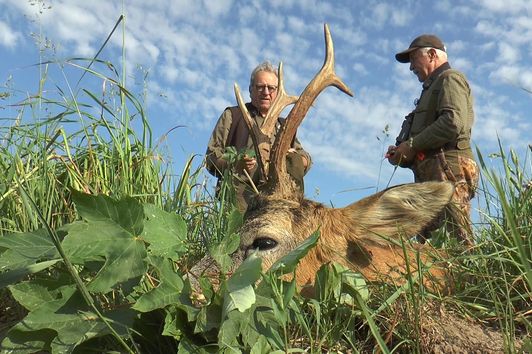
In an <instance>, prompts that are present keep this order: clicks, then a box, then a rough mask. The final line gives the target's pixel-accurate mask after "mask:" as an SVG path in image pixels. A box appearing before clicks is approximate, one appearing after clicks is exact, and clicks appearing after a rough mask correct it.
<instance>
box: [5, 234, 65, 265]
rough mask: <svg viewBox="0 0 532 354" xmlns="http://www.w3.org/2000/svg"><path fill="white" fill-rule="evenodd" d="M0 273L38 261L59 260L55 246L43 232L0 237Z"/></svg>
mask: <svg viewBox="0 0 532 354" xmlns="http://www.w3.org/2000/svg"><path fill="white" fill-rule="evenodd" d="M1 248H5V249H6V251H4V252H3V253H2V254H0V272H1V271H4V270H7V269H16V268H21V267H23V266H26V265H29V264H33V263H35V262H36V261H39V260H49V259H53V258H59V254H58V253H57V250H56V249H55V246H54V244H53V242H52V240H51V239H50V237H49V236H48V234H47V233H46V231H45V230H36V231H33V232H25V233H11V234H7V235H5V236H2V237H0V249H1Z"/></svg>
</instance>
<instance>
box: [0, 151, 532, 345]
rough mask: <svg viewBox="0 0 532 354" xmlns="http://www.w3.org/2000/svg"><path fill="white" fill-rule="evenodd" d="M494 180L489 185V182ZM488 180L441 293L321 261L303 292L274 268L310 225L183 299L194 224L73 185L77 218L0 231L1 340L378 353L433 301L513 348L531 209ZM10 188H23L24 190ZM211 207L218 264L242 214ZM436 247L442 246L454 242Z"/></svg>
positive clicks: (407, 341) (525, 287) (522, 318)
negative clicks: (4, 312) (467, 244)
mask: <svg viewBox="0 0 532 354" xmlns="http://www.w3.org/2000/svg"><path fill="white" fill-rule="evenodd" d="M515 162H517V161H515ZM508 168H509V170H512V168H514V169H518V166H512V167H510V166H508ZM485 175H486V176H489V177H490V178H498V177H496V175H494V174H491V175H490V174H488V173H486V174H485ZM499 181H500V180H499ZM493 185H494V187H495V188H494V190H495V192H494V193H498V191H497V190H496V187H497V186H498V184H497V183H494V184H493ZM500 187H501V190H504V194H503V195H497V194H495V195H494V196H493V197H495V196H497V197H498V198H500V199H502V201H501V202H500V205H502V207H501V209H500V212H501V213H502V215H501V216H500V217H494V216H490V217H489V218H488V220H489V222H490V223H489V225H488V226H487V227H485V228H482V229H480V233H479V237H480V239H479V240H478V241H479V243H478V245H477V247H476V248H475V249H474V250H472V251H470V252H468V253H460V252H459V249H455V250H454V251H455V252H454V254H456V256H455V258H454V259H452V260H451V262H452V263H453V265H454V266H455V267H456V269H455V275H456V276H457V284H456V293H455V294H454V295H453V296H449V297H442V298H439V299H438V298H435V297H434V296H435V295H431V294H428V293H426V292H425V291H424V290H423V288H422V287H418V286H417V285H415V284H414V283H412V284H410V286H403V287H399V288H393V287H384V288H383V287H379V286H376V285H370V284H366V283H365V281H364V279H362V278H361V276H360V275H359V274H358V273H355V272H353V271H351V270H348V269H344V268H342V267H340V266H339V265H337V264H327V265H324V266H323V267H322V269H321V270H320V271H319V272H318V274H317V275H316V284H317V291H316V296H315V297H314V298H312V299H305V298H302V297H301V296H300V295H299V294H298V291H297V289H296V285H295V282H294V281H293V280H292V281H291V280H289V279H287V278H284V277H281V276H282V275H291V274H292V273H293V271H294V268H295V266H296V264H297V262H298V260H299V259H300V258H302V257H303V256H304V255H305V254H306V252H308V250H309V249H310V248H311V247H313V246H314V245H315V243H316V242H317V240H318V237H319V235H318V234H317V233H316V234H314V235H312V236H311V237H310V238H309V239H308V240H307V241H306V242H305V243H304V244H303V245H301V246H300V247H299V248H298V249H296V250H295V251H294V252H293V253H291V254H289V255H287V256H286V257H285V258H283V259H282V260H280V261H279V262H278V263H276V265H274V266H273V267H272V269H271V270H270V271H268V272H267V273H266V274H261V265H260V259H258V258H256V257H254V256H252V257H250V258H249V259H248V260H246V261H245V262H244V263H243V264H242V265H241V266H240V268H239V269H237V270H236V271H235V272H234V273H233V274H232V275H231V276H230V277H227V276H224V275H222V278H221V279H220V288H219V289H217V290H216V289H214V288H213V287H212V284H210V283H209V282H208V281H207V280H206V279H200V284H201V287H202V290H203V294H204V295H205V298H206V299H205V303H204V304H203V306H201V307H197V306H194V305H195V304H193V303H192V301H191V285H190V282H189V280H187V279H186V276H185V273H186V269H187V267H188V266H189V265H190V262H191V260H190V259H189V257H190V252H191V249H192V247H194V244H193V243H191V242H190V241H189V240H188V239H189V238H190V231H191V230H190V225H195V223H188V224H187V222H186V221H185V219H184V218H183V217H182V216H180V215H178V214H176V213H174V212H166V211H163V210H162V209H161V208H160V207H156V206H154V205H152V204H147V203H141V202H139V201H138V199H134V198H129V197H125V198H122V199H119V200H115V199H112V198H110V197H106V196H102V195H99V196H95V195H88V194H84V193H80V192H72V199H73V201H74V204H75V208H76V212H77V214H78V215H79V216H80V218H81V219H80V220H77V221H74V222H72V223H67V224H65V225H63V226H61V227H59V228H56V229H54V228H51V227H45V228H44V229H37V230H35V231H30V232H19V233H11V234H8V235H5V236H3V237H0V269H1V270H2V278H1V280H0V286H1V287H8V289H9V291H10V293H11V295H12V296H13V297H14V298H15V300H16V301H17V302H18V303H19V304H21V305H22V306H23V307H24V308H25V309H26V310H27V315H26V316H25V317H24V318H23V319H22V320H21V321H20V322H19V323H17V324H15V325H14V326H13V327H12V328H11V329H10V330H9V332H8V333H7V334H6V338H5V339H4V340H3V341H2V345H1V348H2V350H3V351H6V352H8V351H15V352H20V353H25V352H26V353H31V352H35V351H36V350H41V349H44V350H50V351H52V352H54V353H67V352H76V351H84V350H91V351H106V350H121V351H124V350H125V351H128V352H154V351H155V352H160V351H163V352H171V351H173V352H228V353H229V352H231V353H233V352H241V351H244V352H253V353H266V352H275V351H279V352H285V351H293V350H296V351H297V350H301V349H305V348H306V349H307V350H310V351H311V352H321V351H322V350H335V349H338V350H341V349H342V348H358V350H360V351H362V352H366V351H368V350H369V351H371V350H372V349H371V348H375V347H376V346H377V347H379V348H380V350H381V351H382V352H391V351H393V350H401V351H405V350H406V351H414V352H415V351H419V350H420V343H419V341H420V338H419V326H420V321H419V320H420V319H419V318H417V319H416V316H417V315H416V314H419V311H420V308H421V307H423V305H424V303H426V302H427V301H429V300H430V299H437V300H438V301H440V302H442V303H447V304H452V305H453V306H455V307H456V308H458V309H460V308H461V309H462V310H463V311H464V313H467V314H468V315H469V316H473V317H476V318H479V319H482V320H484V321H486V322H491V323H493V324H495V325H496V326H498V327H499V328H501V330H502V332H503V334H504V335H505V340H506V343H507V344H506V348H507V350H508V351H509V352H515V351H516V350H517V348H516V347H515V344H514V343H515V338H516V337H519V336H522V335H523V334H524V333H527V332H528V333H530V331H531V327H530V321H529V320H528V318H527V316H529V311H530V305H531V304H530V298H531V292H530V289H531V288H530V285H529V282H530V280H531V279H530V273H529V268H528V267H530V259H531V258H530V257H531V256H530V250H531V248H530V242H531V241H530V239H531V238H530V231H531V227H530V214H518V213H519V212H523V210H530V203H531V202H530V195H529V193H530V190H526V189H525V190H523V189H522V188H521V189H520V191H521V192H520V193H519V194H517V193H516V194H515V195H513V197H512V193H513V192H511V191H510V190H508V189H507V188H513V187H512V185H506V184H503V183H501V185H500ZM514 187H515V186H514ZM512 190H513V189H512ZM21 193H22V195H23V196H26V195H25V194H24V189H21ZM26 198H27V196H26ZM503 198H504V199H503ZM27 199H28V205H30V206H32V208H33V210H38V209H36V207H37V206H36V204H34V203H32V201H31V199H30V198H27ZM492 202H493V200H492ZM505 203H506V204H507V206H506V207H505ZM512 208H513V209H515V211H513V212H512V210H513V209H512ZM527 208H528V209H527ZM509 212H510V213H511V215H510V216H507V215H508V213H509ZM514 215H521V216H522V217H521V218H519V219H516V218H514V217H513V216H514ZM40 217H41V221H43V222H44V217H43V216H40ZM210 217H219V215H217V214H210ZM224 218H225V221H224V222H222V223H216V222H210V223H208V224H209V225H210V227H213V228H216V227H220V228H221V230H218V233H219V234H221V235H222V236H223V237H222V238H221V240H220V242H219V243H218V242H214V243H213V244H212V245H211V247H210V250H209V252H210V253H211V255H212V256H213V257H214V258H215V259H216V260H217V261H218V262H219V263H220V264H221V265H222V268H225V269H227V268H228V262H230V258H229V254H231V253H232V252H233V251H234V250H235V249H236V247H238V242H239V239H238V235H237V234H236V231H237V230H238V226H239V225H240V223H241V222H242V218H241V215H240V214H239V213H238V212H236V211H235V212H233V213H230V214H229V215H228V216H227V217H224ZM204 221H205V219H204ZM43 224H45V223H43ZM45 225H46V224H45ZM515 232H517V235H514V234H513V233H515ZM444 247H446V249H447V250H448V251H453V247H454V246H453V245H452V244H451V245H444ZM523 257H524V258H523ZM527 257H528V258H527ZM523 260H524V262H523ZM259 280H260V282H259V283H258V285H257V281H259ZM398 308H405V309H404V311H405V312H406V313H408V315H407V318H402V321H401V322H404V323H402V324H398V323H397V322H394V320H393V319H394V318H396V316H397V313H394V311H397V309H398ZM393 323H395V324H394V325H392V326H391V327H390V325H391V324H393ZM525 345H526V344H525ZM528 345H530V344H528Z"/></svg>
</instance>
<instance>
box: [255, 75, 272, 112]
mask: <svg viewBox="0 0 532 354" xmlns="http://www.w3.org/2000/svg"><path fill="white" fill-rule="evenodd" d="M250 96H251V103H252V104H253V106H255V107H257V109H258V110H259V112H260V113H261V114H263V115H265V114H266V113H268V110H269V109H270V106H271V104H272V101H273V100H274V99H275V97H276V96H277V75H275V74H274V73H271V72H268V71H259V72H258V73H257V74H255V82H254V83H253V85H252V86H251V93H250Z"/></svg>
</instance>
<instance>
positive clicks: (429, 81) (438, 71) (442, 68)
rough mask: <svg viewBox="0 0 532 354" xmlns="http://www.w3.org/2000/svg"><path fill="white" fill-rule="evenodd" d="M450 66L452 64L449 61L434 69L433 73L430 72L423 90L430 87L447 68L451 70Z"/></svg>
mask: <svg viewBox="0 0 532 354" xmlns="http://www.w3.org/2000/svg"><path fill="white" fill-rule="evenodd" d="M450 68H451V65H450V64H449V63H448V62H445V63H443V64H442V65H440V66H438V67H437V68H436V70H434V71H433V72H432V74H430V76H429V77H428V79H427V80H425V82H423V90H426V89H428V88H429V87H430V85H432V83H433V82H434V81H435V80H436V79H437V78H438V76H440V74H441V73H442V72H444V71H445V70H449V69H450Z"/></svg>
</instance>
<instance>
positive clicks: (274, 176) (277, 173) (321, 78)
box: [268, 24, 353, 187]
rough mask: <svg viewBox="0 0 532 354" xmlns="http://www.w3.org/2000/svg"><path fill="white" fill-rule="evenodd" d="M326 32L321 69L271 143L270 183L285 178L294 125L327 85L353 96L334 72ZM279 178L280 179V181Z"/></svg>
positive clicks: (329, 37)
mask: <svg viewBox="0 0 532 354" xmlns="http://www.w3.org/2000/svg"><path fill="white" fill-rule="evenodd" d="M324 32H325V61H324V63H323V66H322V68H321V70H320V71H319V72H318V73H317V74H316V76H315V77H314V78H313V79H312V81H311V82H310V83H309V84H308V85H307V87H306V88H305V90H303V93H302V94H301V96H300V97H299V99H298V100H297V102H296V104H295V105H294V107H293V108H292V110H291V111H290V113H289V114H288V117H287V118H286V121H285V124H283V125H282V127H281V129H280V130H279V132H278V133H277V138H276V140H275V142H274V144H273V148H272V157H271V166H270V169H269V175H268V180H269V182H270V183H272V186H277V187H282V186H279V185H280V184H284V183H285V182H284V179H285V178H286V176H287V175H288V174H287V172H286V161H285V156H286V153H287V152H288V149H289V148H290V145H291V143H292V141H293V139H294V137H295V135H296V131H297V128H298V127H299V125H300V124H301V122H302V121H303V119H304V118H305V115H306V114H307V112H308V110H309V108H310V106H311V105H312V103H313V102H314V100H315V99H316V97H318V95H319V94H320V93H321V92H322V91H323V90H324V89H325V88H327V87H328V86H335V87H336V88H338V89H339V90H340V91H342V92H344V93H346V94H348V95H349V96H353V92H352V91H351V90H350V89H349V87H347V85H346V84H344V83H343V82H342V80H341V79H340V78H339V77H338V76H337V75H336V73H335V72H334V47H333V42H332V38H331V33H330V31H329V26H328V25H327V24H325V25H324ZM281 179H282V180H281Z"/></svg>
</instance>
